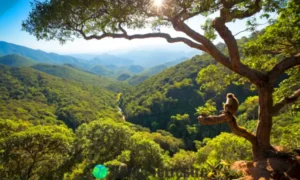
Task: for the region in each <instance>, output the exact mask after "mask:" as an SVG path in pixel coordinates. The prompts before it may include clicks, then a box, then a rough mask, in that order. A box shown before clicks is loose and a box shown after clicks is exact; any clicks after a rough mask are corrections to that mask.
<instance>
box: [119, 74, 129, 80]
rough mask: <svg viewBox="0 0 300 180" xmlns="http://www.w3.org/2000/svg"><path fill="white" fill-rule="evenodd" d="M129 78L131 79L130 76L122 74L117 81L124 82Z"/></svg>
mask: <svg viewBox="0 0 300 180" xmlns="http://www.w3.org/2000/svg"><path fill="white" fill-rule="evenodd" d="M130 77H131V76H130V75H129V74H126V73H124V74H121V75H120V76H118V78H117V80H118V81H125V80H127V79H128V78H130Z"/></svg>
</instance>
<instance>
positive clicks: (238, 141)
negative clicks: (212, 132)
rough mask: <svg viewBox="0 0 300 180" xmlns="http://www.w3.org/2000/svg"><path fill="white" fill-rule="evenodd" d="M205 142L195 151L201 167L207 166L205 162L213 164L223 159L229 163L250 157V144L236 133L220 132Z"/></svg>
mask: <svg viewBox="0 0 300 180" xmlns="http://www.w3.org/2000/svg"><path fill="white" fill-rule="evenodd" d="M205 142H206V145H205V146H204V147H202V148H200V149H199V150H198V152H197V156H198V158H197V162H198V163H199V164H202V166H203V167H207V165H205V162H208V163H213V164H214V163H218V162H220V161H221V160H224V161H226V162H228V163H231V162H234V161H237V160H239V159H245V160H250V159H251V144H250V143H249V142H248V141H246V140H245V139H243V138H241V137H238V136H236V135H233V134H229V133H221V134H220V135H219V136H216V137H215V138H213V139H211V140H205Z"/></svg>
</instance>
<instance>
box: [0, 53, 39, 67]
mask: <svg viewBox="0 0 300 180" xmlns="http://www.w3.org/2000/svg"><path fill="white" fill-rule="evenodd" d="M36 63H37V62H35V61H34V60H32V59H29V58H26V57H23V56H20V55H17V54H10V55H6V56H2V57H0V64H3V65H7V66H11V67H20V66H32V65H34V64H36Z"/></svg>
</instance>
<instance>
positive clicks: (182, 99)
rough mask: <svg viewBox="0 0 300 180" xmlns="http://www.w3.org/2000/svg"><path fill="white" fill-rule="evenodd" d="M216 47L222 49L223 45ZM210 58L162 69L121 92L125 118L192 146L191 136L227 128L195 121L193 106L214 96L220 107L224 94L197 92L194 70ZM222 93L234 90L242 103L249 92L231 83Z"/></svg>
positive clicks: (216, 132)
mask: <svg viewBox="0 0 300 180" xmlns="http://www.w3.org/2000/svg"><path fill="white" fill-rule="evenodd" d="M219 48H220V49H221V50H222V51H225V49H224V45H222V44H219ZM213 63H214V61H213V60H212V59H211V57H209V56H208V55H207V54H204V55H200V56H195V57H193V58H192V59H190V60H188V61H185V62H183V63H181V64H178V65H176V66H174V67H171V68H169V69H166V70H164V71H163V72H161V73H159V74H156V75H154V76H152V77H150V78H149V79H147V80H145V81H144V82H142V83H141V84H139V85H138V86H136V87H134V88H133V90H132V91H130V92H128V93H124V94H123V95H122V99H121V108H122V109H123V112H124V114H125V116H126V120H128V121H130V122H133V123H135V124H139V125H142V126H145V127H148V128H150V129H151V130H152V131H156V130H158V129H164V130H168V131H169V132H171V133H172V134H173V135H174V136H175V137H180V138H183V139H184V140H185V143H186V144H187V146H188V147H189V148H193V141H194V140H195V139H197V140H202V139H203V138H205V137H215V136H216V135H218V134H219V133H220V132H222V131H228V130H229V129H228V127H227V125H222V124H220V125H214V126H201V125H199V123H198V121H197V120H196V116H197V115H196V114H195V113H196V110H195V109H196V108H197V107H199V106H203V104H204V102H205V101H206V100H208V99H210V98H215V101H216V105H217V108H218V109H219V110H221V108H222V102H224V101H225V99H224V97H225V94H224V93H223V94H219V95H216V94H215V93H210V92H207V93H205V94H202V93H200V92H199V89H200V85H199V84H198V83H197V82H196V78H197V74H198V72H199V71H200V70H201V69H202V68H204V67H206V66H207V65H209V64H213ZM226 92H232V93H235V94H236V96H237V97H238V99H239V100H240V101H241V102H243V101H244V100H245V97H247V96H248V95H251V92H250V91H249V90H245V89H244V88H243V87H240V86H235V85H231V86H229V87H227V90H226Z"/></svg>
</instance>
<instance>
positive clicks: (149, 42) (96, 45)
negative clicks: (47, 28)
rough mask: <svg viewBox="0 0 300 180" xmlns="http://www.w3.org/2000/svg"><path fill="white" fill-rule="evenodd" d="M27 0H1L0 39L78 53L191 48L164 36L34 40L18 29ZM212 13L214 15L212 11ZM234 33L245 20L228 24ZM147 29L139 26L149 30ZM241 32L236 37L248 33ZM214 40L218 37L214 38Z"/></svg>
mask: <svg viewBox="0 0 300 180" xmlns="http://www.w3.org/2000/svg"><path fill="white" fill-rule="evenodd" d="M30 9H31V6H30V0H0V27H1V28H0V41H6V42H10V43H14V44H19V45H23V46H27V47H29V48H33V49H41V50H43V51H47V52H56V53H61V54H81V53H93V54H100V53H106V52H108V53H111V52H124V51H130V50H135V49H168V50H184V51H189V50H192V49H190V48H189V47H187V46H185V45H183V44H181V43H180V44H168V43H167V42H166V41H165V40H163V39H144V40H133V41H128V40H124V39H104V40H101V41H98V40H90V41H86V40H83V39H76V40H75V41H73V42H67V43H66V44H64V45H60V44H59V42H57V41H50V42H49V41H37V40H36V38H35V37H34V36H31V35H29V34H28V33H27V32H24V31H21V23H22V20H25V19H26V18H27V16H28V14H29V12H30ZM212 16H214V15H212ZM201 22H202V23H203V22H204V18H202V17H199V16H198V17H195V18H193V19H191V20H189V21H188V22H187V23H188V25H190V26H191V27H192V28H193V29H195V30H196V31H198V32H199V31H200V32H201V30H200V24H201ZM228 26H229V27H230V29H231V30H232V32H233V33H236V32H239V31H242V30H244V29H245V21H236V22H235V23H230V24H228ZM149 31H150V30H142V32H149ZM163 31H165V32H167V33H170V34H171V35H172V36H174V37H175V36H184V35H183V34H181V33H178V32H175V31H174V30H172V29H163ZM248 34H249V33H242V34H240V35H239V36H238V37H241V36H243V35H248ZM217 41H221V40H220V39H217V40H216V42H217Z"/></svg>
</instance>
